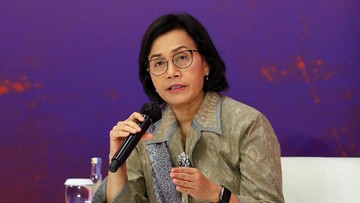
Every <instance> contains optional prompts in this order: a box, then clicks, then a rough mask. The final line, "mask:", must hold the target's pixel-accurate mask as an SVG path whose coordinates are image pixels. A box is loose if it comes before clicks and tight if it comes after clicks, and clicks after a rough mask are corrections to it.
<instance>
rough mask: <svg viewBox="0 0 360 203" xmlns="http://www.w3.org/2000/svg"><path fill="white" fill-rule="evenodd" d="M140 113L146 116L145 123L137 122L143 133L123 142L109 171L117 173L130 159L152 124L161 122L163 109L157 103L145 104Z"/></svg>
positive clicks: (131, 135)
mask: <svg viewBox="0 0 360 203" xmlns="http://www.w3.org/2000/svg"><path fill="white" fill-rule="evenodd" d="M140 113H141V114H142V115H143V116H144V119H145V120H144V122H137V124H138V125H139V126H140V128H141V131H140V132H138V133H136V134H130V135H129V136H128V137H127V138H126V139H125V140H124V142H123V144H122V145H121V147H120V148H119V149H118V150H117V151H116V153H115V154H114V156H113V157H112V159H111V163H110V165H109V171H110V172H113V173H115V172H116V171H117V170H118V169H119V167H121V166H122V165H123V164H124V163H125V161H126V159H127V158H128V157H129V155H130V154H131V152H132V151H133V150H134V148H135V146H136V145H137V144H138V143H139V141H140V139H141V137H142V136H143V134H144V133H145V132H146V130H147V129H148V128H149V126H150V125H151V124H152V123H155V122H156V121H158V120H160V119H161V117H162V115H161V109H160V107H159V106H158V105H157V104H156V103H152V102H149V103H145V104H144V105H143V106H142V108H141V110H140Z"/></svg>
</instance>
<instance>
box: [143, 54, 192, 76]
mask: <svg viewBox="0 0 360 203" xmlns="http://www.w3.org/2000/svg"><path fill="white" fill-rule="evenodd" d="M194 52H199V51H198V50H184V51H181V52H179V53H177V54H175V55H174V56H173V57H172V58H171V61H172V62H173V64H174V65H176V66H177V67H178V68H180V69H185V68H188V67H189V66H190V65H191V64H192V62H193V53H194ZM168 61H169V59H165V58H156V59H152V60H150V61H148V62H146V63H145V66H146V67H147V71H148V72H150V73H151V74H153V75H155V76H160V75H163V74H164V73H165V72H166V71H167V69H168V66H169V63H168Z"/></svg>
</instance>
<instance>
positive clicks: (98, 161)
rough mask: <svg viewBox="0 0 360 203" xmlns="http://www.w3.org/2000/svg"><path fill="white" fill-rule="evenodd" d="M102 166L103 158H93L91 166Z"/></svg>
mask: <svg viewBox="0 0 360 203" xmlns="http://www.w3.org/2000/svg"><path fill="white" fill-rule="evenodd" d="M98 163H99V164H101V158H100V157H93V158H91V164H98Z"/></svg>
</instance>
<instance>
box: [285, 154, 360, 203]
mask: <svg viewBox="0 0 360 203" xmlns="http://www.w3.org/2000/svg"><path fill="white" fill-rule="evenodd" d="M281 165H282V175H283V192H284V197H285V202H286V203H300V202H301V203H304V202H309V203H360V157H358V158H343V157H336V158H333V157H331V158H329V157H327V158H325V157H282V158H281Z"/></svg>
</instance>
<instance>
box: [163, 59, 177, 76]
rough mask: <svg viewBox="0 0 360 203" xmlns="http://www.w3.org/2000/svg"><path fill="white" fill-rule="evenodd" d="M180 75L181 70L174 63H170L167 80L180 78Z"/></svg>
mask: <svg viewBox="0 0 360 203" xmlns="http://www.w3.org/2000/svg"><path fill="white" fill-rule="evenodd" d="M179 74H180V70H179V68H178V67H177V66H176V65H175V64H174V63H173V62H172V61H169V62H168V70H167V73H166V78H173V77H179Z"/></svg>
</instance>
